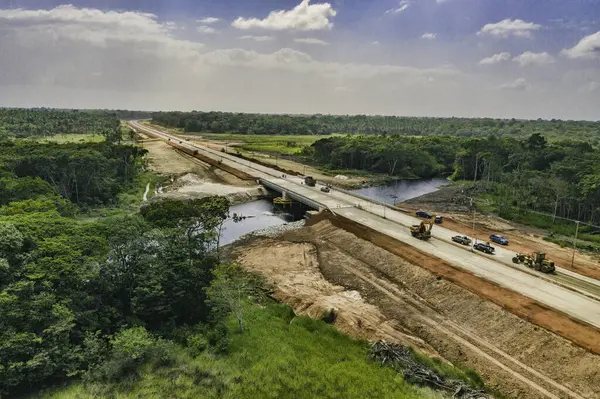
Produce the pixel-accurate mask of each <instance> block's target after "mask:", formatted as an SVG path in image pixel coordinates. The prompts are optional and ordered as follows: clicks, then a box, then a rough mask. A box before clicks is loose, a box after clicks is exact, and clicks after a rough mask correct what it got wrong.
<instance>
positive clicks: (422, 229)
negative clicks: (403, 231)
mask: <svg viewBox="0 0 600 399" xmlns="http://www.w3.org/2000/svg"><path fill="white" fill-rule="evenodd" d="M434 223H435V217H433V218H432V219H431V220H430V221H429V222H428V223H425V221H422V222H421V224H413V225H412V226H410V234H412V236H413V237H415V238H418V239H419V240H425V241H426V240H429V239H430V238H431V229H432V228H433V224H434Z"/></svg>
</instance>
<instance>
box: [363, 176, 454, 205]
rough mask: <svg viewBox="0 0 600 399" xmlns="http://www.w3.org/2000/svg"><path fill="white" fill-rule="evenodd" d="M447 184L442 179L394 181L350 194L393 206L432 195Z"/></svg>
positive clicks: (446, 181)
mask: <svg viewBox="0 0 600 399" xmlns="http://www.w3.org/2000/svg"><path fill="white" fill-rule="evenodd" d="M449 183H450V181H449V180H447V179H444V178H434V179H419V180H396V181H395V182H392V183H388V184H386V185H384V186H377V187H365V188H359V189H357V190H352V192H355V193H357V194H360V195H362V196H365V197H368V198H372V199H374V200H377V201H381V202H385V203H388V204H392V205H393V204H395V203H397V202H402V201H406V200H409V199H411V198H415V197H419V196H421V195H424V194H429V193H432V192H434V191H437V190H439V189H440V188H441V187H442V186H444V185H447V184H449Z"/></svg>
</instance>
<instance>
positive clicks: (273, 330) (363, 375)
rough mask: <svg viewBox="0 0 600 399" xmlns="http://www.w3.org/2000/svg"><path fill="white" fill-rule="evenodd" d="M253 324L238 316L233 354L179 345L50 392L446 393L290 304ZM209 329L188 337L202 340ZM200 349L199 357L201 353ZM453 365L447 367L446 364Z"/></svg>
mask: <svg viewBox="0 0 600 399" xmlns="http://www.w3.org/2000/svg"><path fill="white" fill-rule="evenodd" d="M245 324H246V330H245V331H244V332H243V333H240V332H239V330H238V329H237V328H236V323H235V321H234V320H230V323H229V325H228V330H229V333H228V334H227V337H228V338H227V341H228V345H227V348H228V349H227V353H226V354H221V355H215V354H212V353H210V352H209V351H206V350H204V349H200V350H191V351H190V347H189V346H188V348H187V349H186V348H185V347H184V346H180V345H177V346H175V347H173V348H172V350H170V351H169V355H168V357H169V358H168V359H162V360H161V361H160V362H156V363H150V364H146V365H145V366H143V368H142V369H141V370H140V371H139V372H137V373H134V374H130V375H129V376H124V378H123V379H122V380H121V381H120V382H117V383H112V384H106V383H97V382H96V383H88V384H83V383H75V384H73V385H71V386H69V387H67V388H65V389H59V390H57V391H54V392H51V393H47V394H45V395H44V394H42V395H41V397H43V398H47V399H74V398H78V399H84V398H174V397H177V398H236V399H238V398H239V399H243V398H248V399H254V398H273V399H275V398H294V399H301V398H306V399H309V398H311V399H312V398H340V399H342V398H343V399H349V398H357V399H358V398H360V399H362V398H403V399H413V398H414V399H419V398H441V397H442V396H441V395H439V394H438V393H435V392H433V391H432V390H430V389H426V388H419V387H416V386H414V385H410V384H408V383H407V382H405V381H404V380H403V378H402V376H401V375H399V374H398V373H397V372H396V371H395V370H394V369H392V368H389V367H382V366H380V365H379V364H378V363H375V362H373V361H370V360H368V357H367V352H368V345H367V344H366V343H365V342H361V341H356V340H353V339H351V338H349V337H347V336H345V335H343V334H341V333H339V332H338V331H337V330H336V329H335V328H333V327H331V326H329V325H327V324H325V323H323V322H322V321H318V320H312V319H309V318H307V317H295V316H294V314H293V312H292V311H291V309H290V308H289V307H287V306H285V305H280V304H275V303H273V304H269V305H267V306H266V307H263V306H257V305H251V306H249V307H247V308H246V311H245ZM202 341H204V338H202V334H200V335H199V336H197V335H192V336H190V337H189V338H188V345H190V342H192V347H193V346H194V344H193V343H194V342H202ZM194 355H195V356H194ZM446 367H447V366H446Z"/></svg>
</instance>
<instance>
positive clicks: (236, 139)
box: [188, 133, 331, 155]
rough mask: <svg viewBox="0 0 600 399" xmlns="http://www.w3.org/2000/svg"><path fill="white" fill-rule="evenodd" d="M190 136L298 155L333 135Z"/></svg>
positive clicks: (252, 149) (205, 134)
mask: <svg viewBox="0 0 600 399" xmlns="http://www.w3.org/2000/svg"><path fill="white" fill-rule="evenodd" d="M188 136H189V137H196V138H197V137H198V136H200V137H201V139H205V140H209V141H213V142H218V143H220V144H223V145H225V144H228V145H230V146H233V147H240V148H242V149H244V150H246V151H257V152H265V153H274V154H284V155H296V154H298V153H299V152H301V151H302V148H303V147H305V146H309V145H311V144H312V143H314V142H315V141H317V140H320V139H324V138H327V137H331V136H321V135H301V136H297V135H260V134H210V133H201V134H199V135H192V134H189V133H188Z"/></svg>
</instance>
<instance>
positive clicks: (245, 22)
mask: <svg viewBox="0 0 600 399" xmlns="http://www.w3.org/2000/svg"><path fill="white" fill-rule="evenodd" d="M335 15H336V11H335V10H334V9H333V8H332V7H331V4H329V3H319V4H310V0H302V2H301V3H300V4H298V5H297V6H296V7H294V8H293V9H291V10H287V11H286V10H277V11H271V12H270V13H269V15H268V16H267V17H266V18H264V19H258V18H243V17H238V18H237V19H236V20H235V21H233V23H232V24H231V26H233V27H234V28H237V29H252V28H262V29H270V30H299V31H309V30H324V29H331V28H333V22H331V21H330V18H332V17H335Z"/></svg>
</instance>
